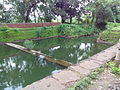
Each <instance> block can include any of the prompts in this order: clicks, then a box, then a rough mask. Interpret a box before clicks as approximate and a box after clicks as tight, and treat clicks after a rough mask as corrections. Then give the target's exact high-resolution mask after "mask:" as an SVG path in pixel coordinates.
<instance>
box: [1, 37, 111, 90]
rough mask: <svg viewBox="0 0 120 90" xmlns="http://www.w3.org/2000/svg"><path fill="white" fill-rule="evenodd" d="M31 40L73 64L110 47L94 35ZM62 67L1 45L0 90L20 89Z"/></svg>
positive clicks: (40, 49) (51, 54)
mask: <svg viewBox="0 0 120 90" xmlns="http://www.w3.org/2000/svg"><path fill="white" fill-rule="evenodd" d="M33 42H34V44H35V49H36V50H38V51H41V52H43V53H45V54H47V55H50V56H53V57H54V58H56V59H62V60H66V61H68V62H71V63H74V64H75V63H78V62H80V61H81V60H83V59H86V58H88V57H90V56H92V55H94V54H96V53H98V52H100V51H102V50H104V49H106V48H108V47H110V45H106V44H98V43H96V37H81V38H72V39H65V38H51V39H45V40H38V41H33ZM19 44H21V45H22V43H19ZM61 69H63V67H60V66H58V65H55V64H53V63H50V62H46V61H44V60H40V59H39V58H38V57H35V56H32V55H30V54H27V53H25V52H22V51H20V50H17V49H14V48H11V47H8V46H0V90H19V89H20V88H22V87H25V86H26V85H29V84H31V83H33V82H35V81H37V80H40V79H42V78H44V77H46V76H48V75H51V74H52V72H54V71H56V70H61Z"/></svg>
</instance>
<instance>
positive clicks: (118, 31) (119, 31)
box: [99, 23, 120, 43]
mask: <svg viewBox="0 0 120 90" xmlns="http://www.w3.org/2000/svg"><path fill="white" fill-rule="evenodd" d="M119 38H120V23H108V25H107V30H105V31H103V32H102V33H100V36H99V39H100V40H104V41H107V42H111V43H116V42H118V40H119Z"/></svg>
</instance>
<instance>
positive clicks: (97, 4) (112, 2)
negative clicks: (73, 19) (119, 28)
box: [87, 0, 120, 29]
mask: <svg viewBox="0 0 120 90" xmlns="http://www.w3.org/2000/svg"><path fill="white" fill-rule="evenodd" d="M116 2H117V3H119V4H117V3H116ZM119 5H120V1H119V0H95V1H93V2H90V3H89V4H88V7H87V9H88V10H89V11H91V13H92V21H93V24H95V25H96V26H97V27H98V28H100V29H105V26H106V24H107V22H108V21H110V20H112V21H115V22H116V18H115V16H116V15H117V13H115V12H116V10H117V9H118V6H119ZM114 7H116V8H115V9H113V8H114ZM114 10H115V11H114Z"/></svg>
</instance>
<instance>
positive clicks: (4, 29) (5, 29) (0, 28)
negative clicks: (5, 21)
mask: <svg viewBox="0 0 120 90" xmlns="http://www.w3.org/2000/svg"><path fill="white" fill-rule="evenodd" d="M7 30H8V27H7V26H0V31H7Z"/></svg>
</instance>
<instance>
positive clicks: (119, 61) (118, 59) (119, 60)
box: [115, 39, 120, 67]
mask: <svg viewBox="0 0 120 90" xmlns="http://www.w3.org/2000/svg"><path fill="white" fill-rule="evenodd" d="M115 66H116V67H119V66H120V39H119V43H118V48H117V52H116V57H115Z"/></svg>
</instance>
